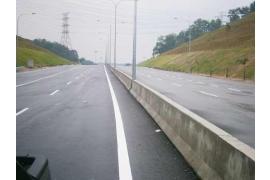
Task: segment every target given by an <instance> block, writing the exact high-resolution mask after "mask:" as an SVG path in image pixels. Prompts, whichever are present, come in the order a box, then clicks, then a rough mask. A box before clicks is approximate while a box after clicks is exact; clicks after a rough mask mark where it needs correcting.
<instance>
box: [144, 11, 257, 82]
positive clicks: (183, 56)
mask: <svg viewBox="0 0 270 180" xmlns="http://www.w3.org/2000/svg"><path fill="white" fill-rule="evenodd" d="M187 49H188V43H185V44H182V45H180V46H179V47H177V48H175V49H172V50H170V51H167V52H165V53H163V54H161V55H160V56H158V57H156V58H151V59H149V60H146V61H144V62H142V63H141V64H140V66H146V67H152V68H159V69H164V70H171V71H182V72H192V73H198V74H207V75H210V74H212V75H214V76H226V74H227V75H228V76H229V77H232V78H241V79H242V78H243V74H244V69H246V78H247V79H251V80H254V79H255V13H252V14H250V15H248V16H246V17H244V18H243V19H241V20H238V21H236V22H233V23H231V24H230V27H227V26H224V27H222V28H220V29H218V30H216V31H213V32H209V33H205V34H204V35H202V36H200V37H198V38H197V39H194V40H193V41H192V43H191V52H190V53H188V52H187ZM245 61H246V63H245V65H244V62H245ZM226 72H228V73H226Z"/></svg>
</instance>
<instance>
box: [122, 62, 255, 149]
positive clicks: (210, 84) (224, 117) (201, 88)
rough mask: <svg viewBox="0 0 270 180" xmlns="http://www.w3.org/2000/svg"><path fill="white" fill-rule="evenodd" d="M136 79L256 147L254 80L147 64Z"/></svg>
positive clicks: (126, 69)
mask: <svg viewBox="0 0 270 180" xmlns="http://www.w3.org/2000/svg"><path fill="white" fill-rule="evenodd" d="M118 68H119V69H121V70H122V71H124V72H126V73H127V74H129V75H130V74H131V66H118ZM137 79H138V80H139V81H141V82H143V83H144V84H146V85H148V86H149V87H151V88H153V89H155V90H157V91H159V92H160V93H162V94H164V95H166V96H167V97H169V98H171V99H172V100H174V101H176V102H177V103H179V104H181V105H182V106H184V107H186V108H188V109H189V110H191V111H193V112H194V113H196V114H198V115H200V116H201V117H203V118H205V119H207V120H209V121H210V122H212V123H213V124H215V125H216V126H218V127H220V128H221V129H223V130H225V131H227V132H228V133H230V134H232V135H233V136H235V137H236V138H238V139H239V140H241V141H243V142H244V143H246V144H248V145H250V146H251V147H253V148H255V85H254V83H251V82H243V81H232V80H226V79H217V78H211V77H204V76H199V75H193V74H188V73H181V72H171V71H163V70H158V69H152V68H144V67H137Z"/></svg>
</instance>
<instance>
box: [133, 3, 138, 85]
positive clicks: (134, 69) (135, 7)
mask: <svg viewBox="0 0 270 180" xmlns="http://www.w3.org/2000/svg"><path fill="white" fill-rule="evenodd" d="M133 33H134V34H133V59H132V80H133V81H134V80H135V79H136V40H137V0H134V32H133Z"/></svg>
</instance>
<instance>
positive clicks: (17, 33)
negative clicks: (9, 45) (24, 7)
mask: <svg viewBox="0 0 270 180" xmlns="http://www.w3.org/2000/svg"><path fill="white" fill-rule="evenodd" d="M35 14H36V13H34V12H32V13H22V14H19V16H18V17H17V29H16V41H17V46H19V41H18V37H19V23H20V19H21V17H22V16H25V15H35Z"/></svg>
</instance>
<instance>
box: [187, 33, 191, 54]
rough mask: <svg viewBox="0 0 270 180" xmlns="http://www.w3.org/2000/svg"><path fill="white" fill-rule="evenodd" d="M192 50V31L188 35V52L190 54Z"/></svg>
mask: <svg viewBox="0 0 270 180" xmlns="http://www.w3.org/2000/svg"><path fill="white" fill-rule="evenodd" d="M190 49H191V34H190V30H189V35H188V52H189V53H190Z"/></svg>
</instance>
